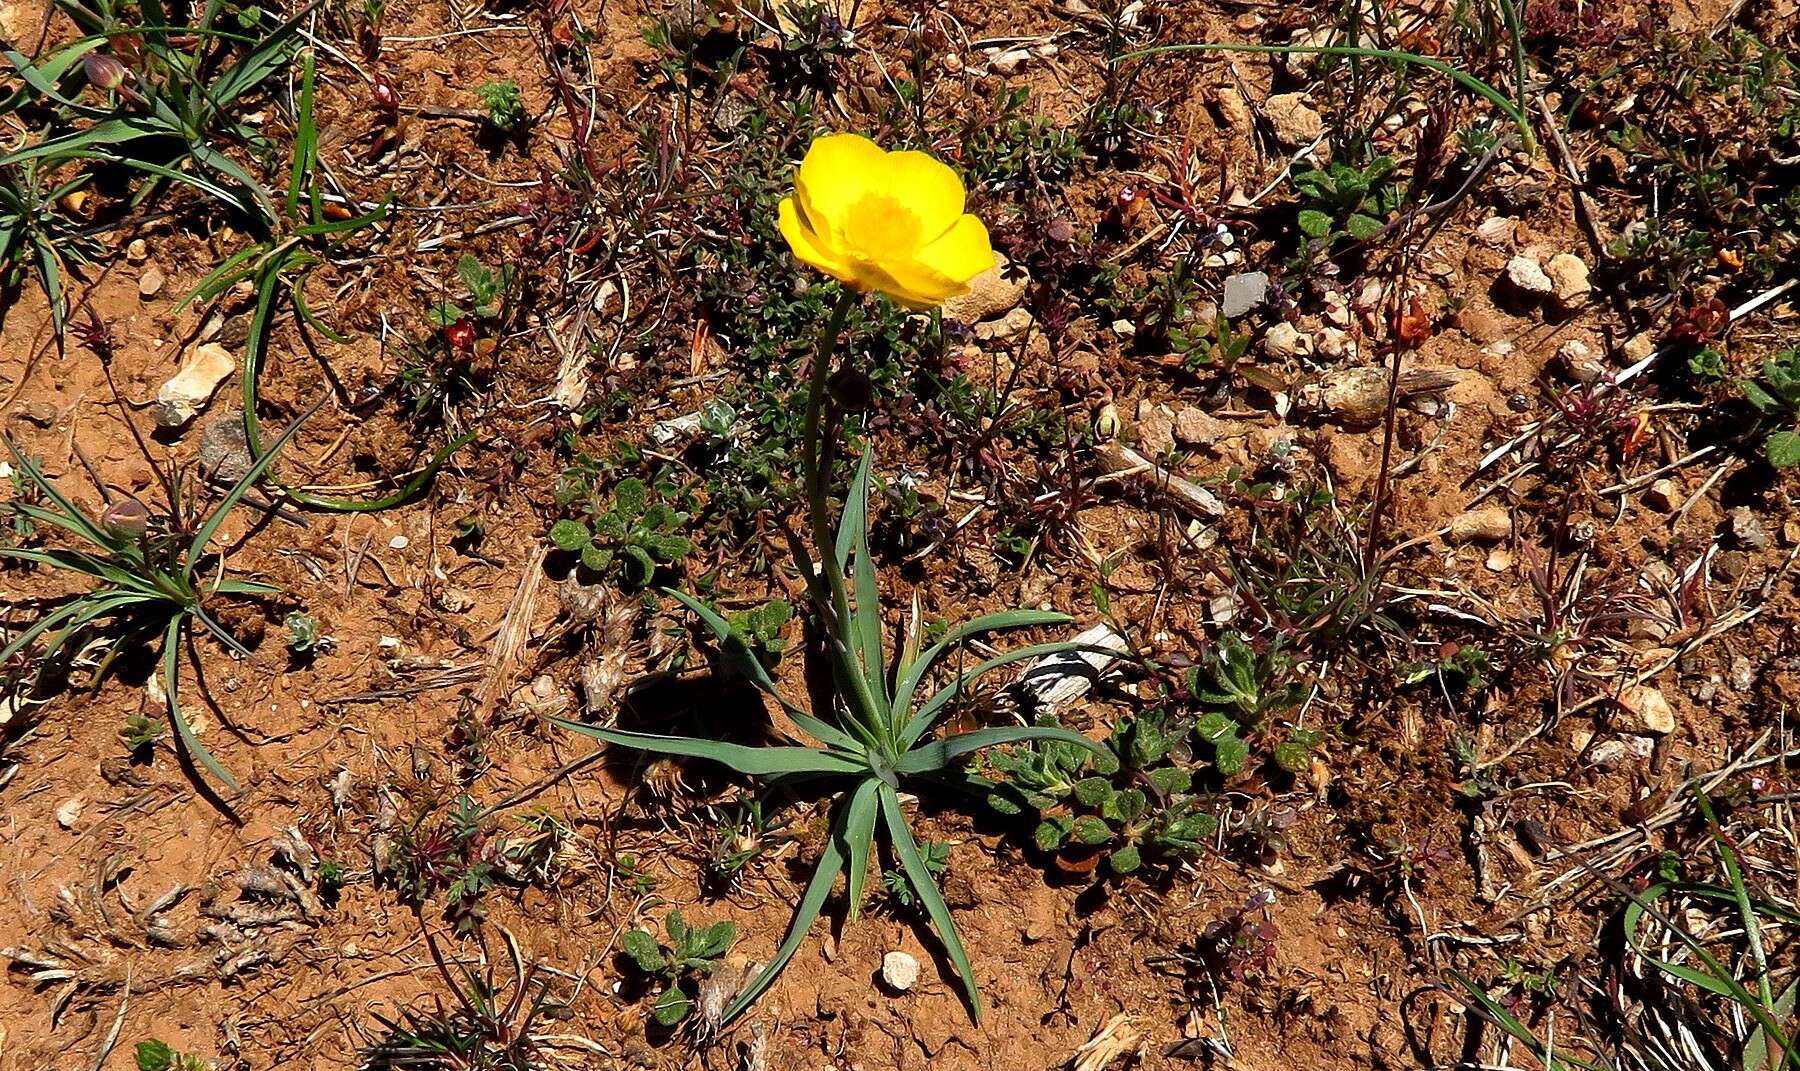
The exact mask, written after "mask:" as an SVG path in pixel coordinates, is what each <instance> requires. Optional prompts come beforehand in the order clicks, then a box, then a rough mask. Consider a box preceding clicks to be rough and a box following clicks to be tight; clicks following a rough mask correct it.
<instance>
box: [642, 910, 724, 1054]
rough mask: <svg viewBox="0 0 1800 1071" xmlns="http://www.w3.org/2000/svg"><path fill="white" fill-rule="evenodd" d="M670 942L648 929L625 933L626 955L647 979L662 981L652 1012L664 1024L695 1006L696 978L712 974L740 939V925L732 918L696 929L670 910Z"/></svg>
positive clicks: (667, 925) (672, 1022) (667, 923)
mask: <svg viewBox="0 0 1800 1071" xmlns="http://www.w3.org/2000/svg"><path fill="white" fill-rule="evenodd" d="M663 929H664V931H665V932H667V933H668V935H669V943H668V944H661V943H659V942H658V941H657V940H656V938H655V936H653V935H652V934H651V933H650V931H648V930H632V931H630V932H629V933H627V934H626V935H625V955H626V956H627V957H629V958H630V960H631V962H632V963H633V964H634V965H636V967H637V969H638V970H640V971H642V972H643V973H644V975H645V976H646V977H647V978H650V979H655V980H657V981H660V982H661V983H662V986H663V991H662V993H661V994H660V995H659V996H658V997H657V998H656V1004H655V1005H654V1006H653V1007H652V1008H651V1012H650V1014H651V1015H652V1016H653V1017H654V1018H655V1019H656V1021H657V1022H658V1023H660V1024H661V1025H663V1026H674V1025H675V1024H677V1023H679V1022H681V1021H682V1020H683V1019H685V1018H687V1015H688V1013H689V1012H690V1011H692V1010H693V1008H694V996H695V994H694V992H693V991H692V990H693V987H694V985H695V980H696V979H697V978H698V977H700V976H703V975H708V974H711V973H712V972H713V971H714V970H715V969H716V968H717V967H718V965H719V960H720V959H721V958H723V957H724V955H725V953H727V952H729V951H731V946H732V943H733V942H735V941H736V940H737V926H736V925H735V924H733V923H731V922H729V921H726V922H715V923H713V924H712V925H711V926H704V927H699V928H693V927H690V926H688V924H687V922H686V920H684V919H683V918H682V917H681V912H679V911H671V912H669V915H668V917H667V918H666V919H664V920H663Z"/></svg>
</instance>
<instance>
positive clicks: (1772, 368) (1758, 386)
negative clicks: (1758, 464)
mask: <svg viewBox="0 0 1800 1071" xmlns="http://www.w3.org/2000/svg"><path fill="white" fill-rule="evenodd" d="M1738 386H1739V388H1740V389H1742V390H1743V392H1744V399H1745V400H1746V401H1748V402H1749V403H1750V404H1751V405H1753V406H1755V407H1756V411H1757V412H1759V413H1761V414H1762V415H1763V417H1764V418H1766V419H1767V420H1768V421H1770V422H1771V423H1775V424H1780V425H1784V426H1781V427H1778V428H1777V429H1776V430H1774V431H1772V432H1770V433H1769V434H1768V437H1767V438H1766V439H1764V440H1763V452H1764V454H1766V455H1767V456H1768V459H1769V464H1771V465H1773V466H1775V467H1776V468H1778V469H1789V468H1793V467H1794V466H1795V465H1800V430H1797V429H1796V427H1795V425H1796V424H1800V349H1793V350H1783V351H1781V352H1780V353H1777V354H1776V355H1775V356H1773V357H1771V358H1769V359H1768V360H1767V361H1764V362H1763V370H1762V376H1761V377H1760V378H1758V379H1754V380H1750V379H1746V380H1741V381H1739V383H1738Z"/></svg>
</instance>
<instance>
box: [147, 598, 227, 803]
mask: <svg viewBox="0 0 1800 1071" xmlns="http://www.w3.org/2000/svg"><path fill="white" fill-rule="evenodd" d="M185 616H186V615H185V614H176V615H175V617H174V618H172V619H171V620H170V621H169V626H168V628H166V629H164V630H163V650H162V673H163V693H164V698H165V699H166V700H167V701H168V704H169V721H171V722H173V723H174V725H175V735H176V736H177V737H179V738H180V739H181V746H182V747H183V748H184V749H185V750H186V751H187V753H188V755H189V756H190V757H192V758H195V759H198V760H199V761H200V764H201V765H202V766H205V767H206V768H207V769H208V770H211V771H212V773H213V776H214V777H217V778H218V779H219V780H220V781H223V782H224V783H225V784H226V786H227V787H229V788H230V789H231V790H232V791H233V792H237V791H239V788H238V783H237V778H235V777H233V776H231V772H230V771H229V770H227V769H225V767H224V766H223V765H221V764H220V763H219V760H218V759H215V758H213V753H212V752H210V751H208V750H206V745H205V744H202V743H201V742H200V738H199V737H198V736H196V735H194V730H193V728H192V727H191V726H190V725H188V720H187V717H186V715H184V714H182V713H181V704H180V703H179V702H178V701H177V700H176V696H175V687H176V676H177V674H176V665H177V662H178V659H179V649H180V647H181V625H182V619H183V618H184V617H185Z"/></svg>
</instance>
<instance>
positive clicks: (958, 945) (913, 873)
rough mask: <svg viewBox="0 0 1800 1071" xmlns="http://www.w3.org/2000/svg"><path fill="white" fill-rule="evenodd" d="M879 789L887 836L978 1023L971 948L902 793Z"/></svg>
mask: <svg viewBox="0 0 1800 1071" xmlns="http://www.w3.org/2000/svg"><path fill="white" fill-rule="evenodd" d="M879 791H880V794H881V813H882V817H884V818H885V819H886V820H887V830H888V836H889V838H891V839H892V840H893V843H894V854H895V855H898V856H899V857H900V869H902V870H904V871H905V872H906V878H907V881H909V882H910V883H911V884H912V888H913V894H914V895H916V896H917V897H918V898H919V902H920V903H921V904H924V905H925V914H927V915H929V916H930V917H931V924H932V926H933V927H934V928H935V929H936V930H937V934H938V939H939V940H941V941H943V942H944V951H945V952H946V953H948V954H949V956H950V964H951V966H953V967H955V968H956V973H957V974H958V975H959V976H960V977H961V979H962V986H963V994H964V995H965V996H966V997H967V998H968V1000H969V1013H970V1014H971V1015H973V1016H974V1017H975V1021H976V1022H977V1023H979V1022H980V1021H981V990H979V989H978V988H976V985H975V970H974V968H973V967H972V966H970V964H969V951H968V949H966V948H964V947H963V942H962V934H961V933H959V932H958V931H957V929H956V918H955V917H954V916H953V915H951V914H950V905H949V904H946V903H945V902H944V895H943V894H942V893H940V892H939V891H938V887H937V882H936V881H934V880H932V877H931V869H930V868H929V867H927V866H926V865H925V858H924V856H922V855H920V854H919V845H918V842H916V841H914V840H913V835H912V830H911V829H910V828H908V827H907V824H906V812H905V811H903V810H901V809H900V797H899V795H897V794H896V793H895V792H894V789H893V787H892V786H891V785H887V784H883V785H882V786H881V788H880V790H879Z"/></svg>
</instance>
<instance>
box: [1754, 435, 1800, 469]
mask: <svg viewBox="0 0 1800 1071" xmlns="http://www.w3.org/2000/svg"><path fill="white" fill-rule="evenodd" d="M1763 452H1764V453H1765V454H1767V455H1768V458H1769V464H1771V465H1773V466H1775V467H1776V468H1778V469H1791V468H1793V467H1794V466H1795V465H1800V432H1796V431H1778V432H1775V433H1773V434H1771V435H1770V436H1769V438H1768V439H1767V440H1766V441H1765V442H1764V443H1763Z"/></svg>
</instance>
